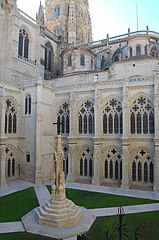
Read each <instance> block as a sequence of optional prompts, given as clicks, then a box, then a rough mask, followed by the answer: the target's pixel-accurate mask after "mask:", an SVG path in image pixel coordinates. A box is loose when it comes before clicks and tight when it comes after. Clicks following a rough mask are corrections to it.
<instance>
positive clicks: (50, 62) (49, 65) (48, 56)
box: [45, 42, 54, 79]
mask: <svg viewBox="0 0 159 240" xmlns="http://www.w3.org/2000/svg"><path fill="white" fill-rule="evenodd" d="M53 66H54V54H53V48H52V46H51V44H50V43H49V42H47V43H46V44H45V79H49V78H51V77H52V73H53Z"/></svg>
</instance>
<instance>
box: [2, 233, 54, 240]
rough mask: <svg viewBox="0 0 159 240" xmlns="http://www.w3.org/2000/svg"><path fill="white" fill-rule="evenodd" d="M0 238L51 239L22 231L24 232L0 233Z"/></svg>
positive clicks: (13, 239) (16, 239)
mask: <svg viewBox="0 0 159 240" xmlns="http://www.w3.org/2000/svg"><path fill="white" fill-rule="evenodd" d="M0 240H52V238H48V237H43V236H39V235H35V234H30V233H25V232H24V233H8V234H0Z"/></svg>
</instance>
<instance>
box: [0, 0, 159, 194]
mask: <svg viewBox="0 0 159 240" xmlns="http://www.w3.org/2000/svg"><path fill="white" fill-rule="evenodd" d="M0 3H1V5H0V51H1V53H0V70H1V71H0V186H1V187H3V186H4V185H6V184H7V182H9V181H11V180H14V179H17V178H19V179H23V180H27V181H32V182H35V183H43V182H45V181H48V180H50V179H51V178H52V172H53V171H52V170H53V168H54V136H55V135H56V127H55V126H54V125H53V124H52V123H54V122H56V121H57V120H60V122H61V125H60V132H61V135H62V140H63V150H64V155H65V161H64V171H65V176H66V179H67V180H68V181H79V182H87V183H88V182H89V183H91V184H102V185H110V186H118V187H121V188H139V189H151V190H154V191H159V174H158V172H159V124H158V120H157V119H158V118H159V33H157V32H154V31H150V30H149V29H148V27H147V28H146V30H143V31H138V32H133V33H131V32H130V29H128V33H126V34H123V35H120V36H116V37H112V38H109V35H107V38H106V39H103V40H100V41H96V42H93V41H92V29H91V20H90V15H89V4H88V1H86V0H82V1H78V0H70V1H69V0H65V1H57V0H47V1H46V6H45V8H44V7H43V6H42V5H41V4H40V6H39V11H38V13H37V15H36V20H33V19H32V18H30V17H29V16H28V15H27V14H25V13H23V12H22V11H21V10H19V9H18V7H17V4H16V0H8V1H5V0H0Z"/></svg>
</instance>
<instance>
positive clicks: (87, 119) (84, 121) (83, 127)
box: [79, 100, 94, 134]
mask: <svg viewBox="0 0 159 240" xmlns="http://www.w3.org/2000/svg"><path fill="white" fill-rule="evenodd" d="M79 133H80V134H93V133H94V104H93V103H92V102H91V101H89V100H88V101H86V102H85V103H83V104H82V105H81V109H80V111H79Z"/></svg>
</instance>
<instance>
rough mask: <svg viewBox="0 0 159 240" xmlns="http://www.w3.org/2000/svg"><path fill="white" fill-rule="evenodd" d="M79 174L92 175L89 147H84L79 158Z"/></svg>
mask: <svg viewBox="0 0 159 240" xmlns="http://www.w3.org/2000/svg"><path fill="white" fill-rule="evenodd" d="M80 176H81V177H82V176H83V177H92V176H93V151H92V149H91V148H89V147H88V148H86V150H85V151H84V152H83V153H82V155H81V158H80Z"/></svg>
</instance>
